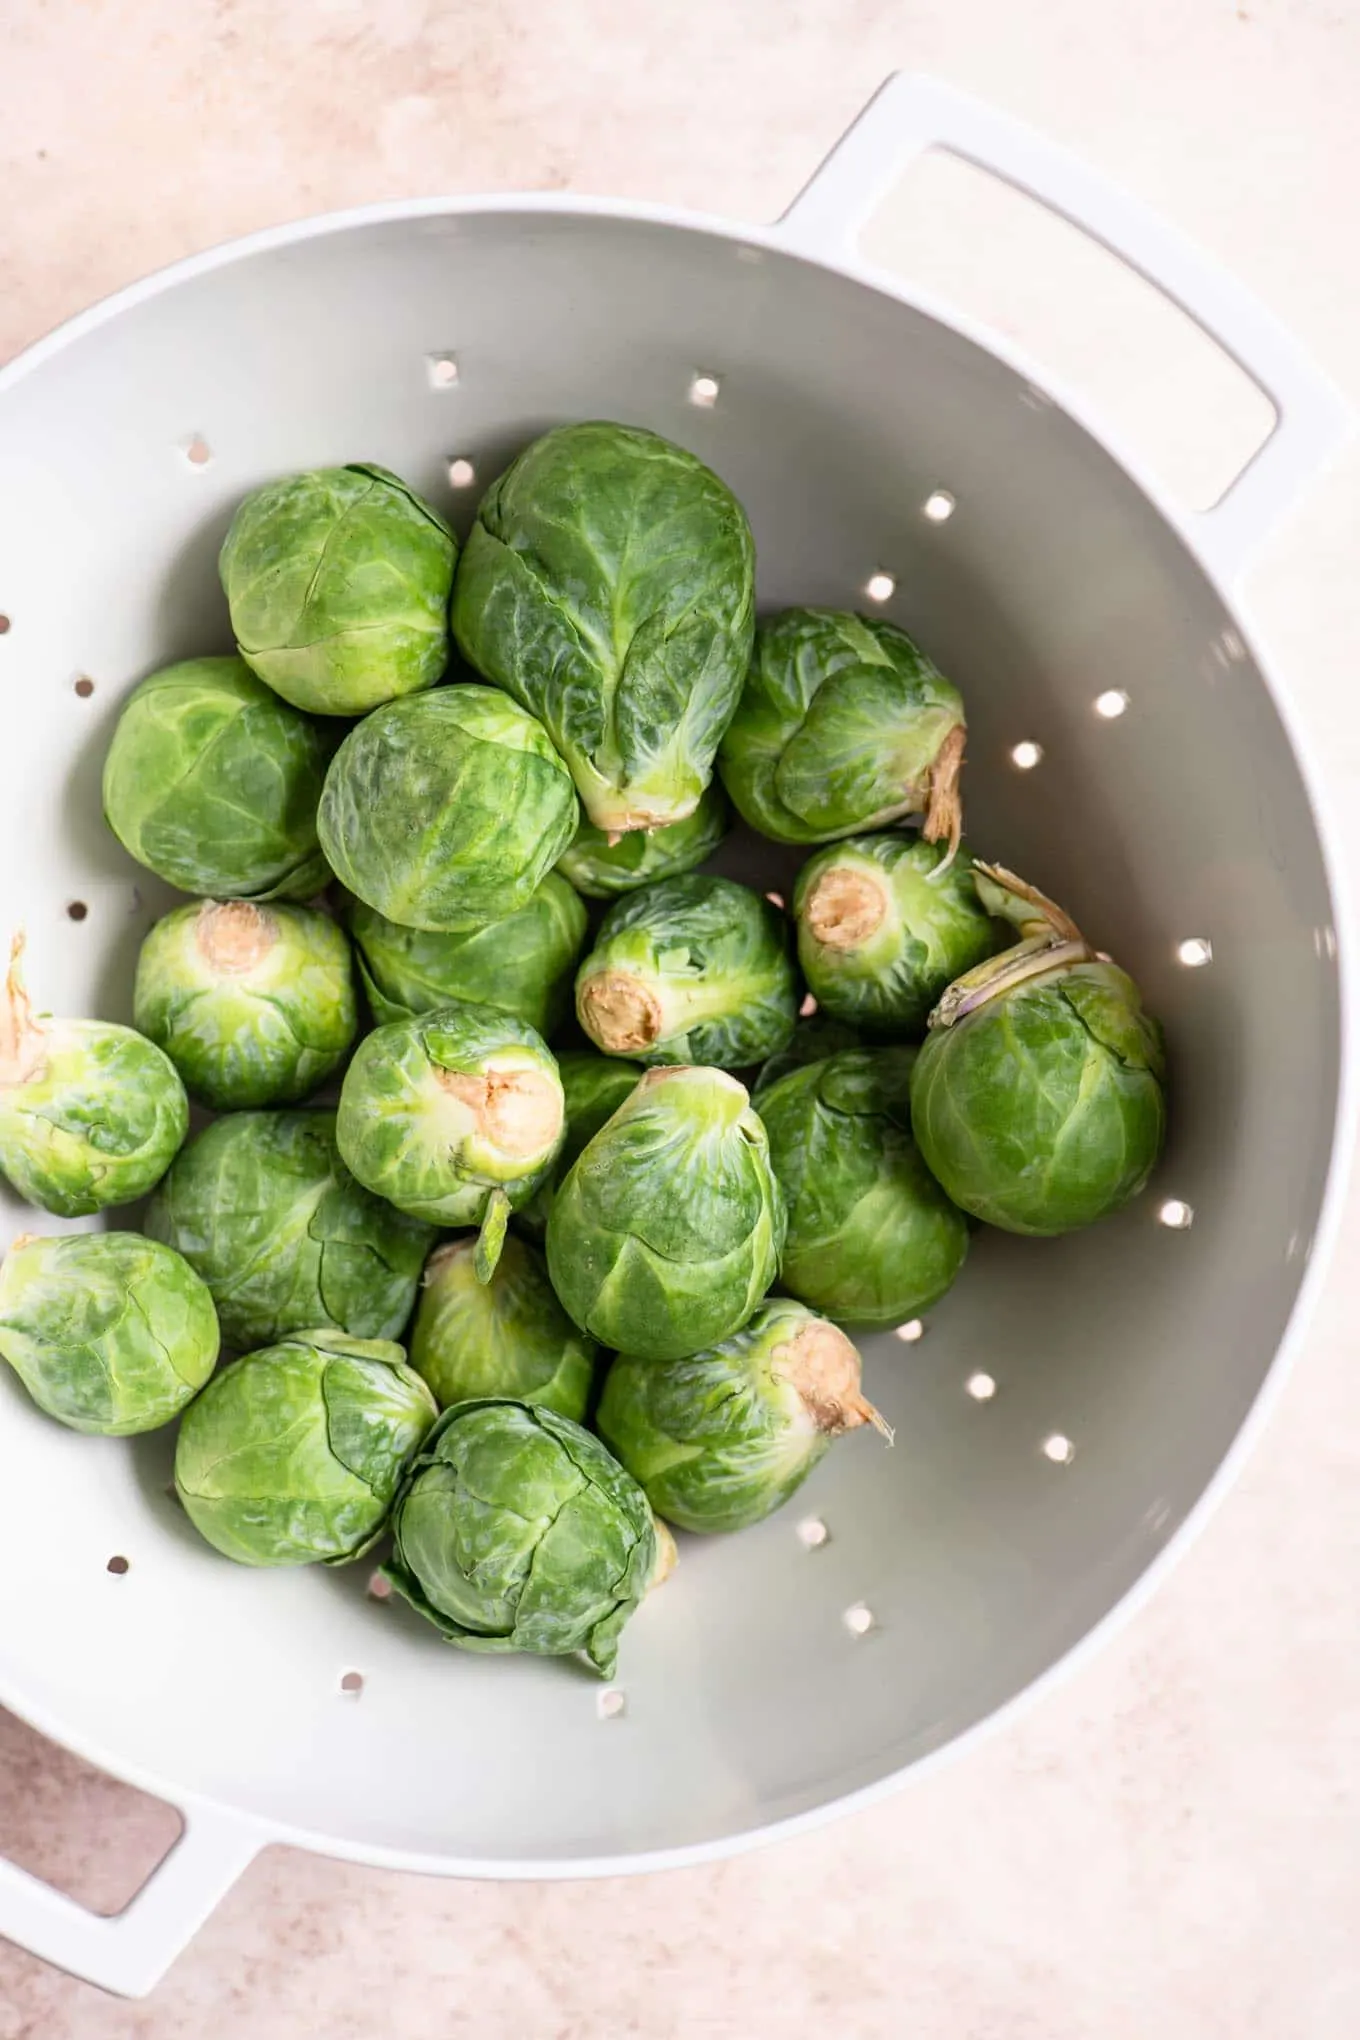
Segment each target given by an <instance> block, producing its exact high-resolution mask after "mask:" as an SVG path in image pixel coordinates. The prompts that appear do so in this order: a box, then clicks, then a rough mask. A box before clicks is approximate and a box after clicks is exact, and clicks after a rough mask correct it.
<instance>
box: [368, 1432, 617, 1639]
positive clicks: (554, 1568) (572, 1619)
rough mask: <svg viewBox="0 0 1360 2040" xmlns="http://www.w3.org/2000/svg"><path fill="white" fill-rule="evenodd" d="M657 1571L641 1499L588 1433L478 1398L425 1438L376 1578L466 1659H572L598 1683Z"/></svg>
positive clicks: (406, 1482)
mask: <svg viewBox="0 0 1360 2040" xmlns="http://www.w3.org/2000/svg"><path fill="white" fill-rule="evenodd" d="M526 1493H529V1494H532V1496H533V1498H534V1508H533V1515H532V1518H529V1517H527V1516H526V1515H525V1513H524V1509H523V1502H524V1497H525V1495H526ZM460 1525H461V1526H464V1527H462V1528H460ZM656 1562H657V1536H656V1530H655V1527H654V1525H653V1522H652V1512H651V1510H650V1508H649V1507H648V1505H647V1497H646V1496H645V1495H644V1494H643V1492H642V1489H641V1488H640V1487H639V1486H638V1485H637V1482H636V1481H634V1480H633V1479H632V1478H631V1477H630V1476H629V1475H628V1474H627V1473H625V1472H624V1470H623V1468H622V1467H621V1466H620V1465H618V1463H617V1462H616V1461H615V1460H614V1459H613V1458H611V1456H610V1454H609V1453H608V1452H606V1450H605V1448H604V1446H603V1445H601V1443H600V1442H599V1440H598V1438H593V1437H592V1436H591V1435H590V1433H589V1432H588V1431H583V1430H582V1429H581V1427H580V1426H579V1425H578V1424H574V1423H572V1421H571V1420H570V1418H568V1417H563V1416H560V1415H559V1414H558V1412H557V1411H556V1410H550V1409H546V1408H544V1407H543V1406H542V1405H539V1406H538V1407H536V1408H530V1407H529V1406H528V1405H526V1404H524V1403H522V1402H510V1401H505V1400H502V1399H499V1398H496V1397H490V1398H486V1397H484V1398H482V1399H480V1400H477V1401H474V1402H462V1403H456V1404H455V1405H454V1407H453V1408H452V1409H449V1410H446V1411H445V1412H444V1414H443V1416H442V1417H440V1419H439V1420H438V1422H437V1423H436V1425H435V1427H434V1429H433V1430H432V1431H431V1432H430V1434H429V1437H428V1438H427V1439H426V1441H425V1444H424V1447H423V1448H422V1450H421V1452H420V1453H419V1455H418V1456H417V1458H416V1459H415V1461H414V1462H413V1464H412V1465H411V1467H410V1469H409V1471H408V1472H407V1474H406V1477H405V1479H404V1481H403V1483H402V1486H401V1489H400V1492H399V1493H398V1495H397V1499H396V1505H395V1507H394V1508H393V1511H392V1557H391V1559H390V1560H389V1562H388V1564H387V1566H386V1567H385V1568H384V1570H385V1571H386V1573H387V1576H388V1578H389V1579H390V1580H391V1582H392V1585H393V1587H394V1588H395V1589H396V1591H397V1593H399V1594H400V1595H401V1596H402V1597H403V1599H405V1600H407V1601H409V1602H410V1603H411V1605H412V1607H414V1608H415V1609H416V1610H417V1611H418V1612H419V1613H420V1614H421V1615H424V1616H425V1617H426V1619H427V1620H428V1621H430V1622H432V1623H433V1624H434V1626H435V1628H436V1629H437V1630H439V1632H440V1634H441V1635H442V1636H444V1637H445V1638H447V1640H448V1641H449V1642H450V1643H454V1644H458V1645H459V1646H460V1647H461V1648H462V1649H464V1650H475V1651H534V1652H537V1653H538V1654H539V1655H541V1656H546V1657H563V1656H568V1655H575V1654H577V1653H578V1652H579V1653H581V1654H583V1655H584V1656H585V1658H586V1660H587V1662H588V1663H589V1664H591V1665H592V1666H593V1667H594V1669H595V1670H596V1671H597V1672H598V1673H599V1674H600V1675H601V1677H602V1678H605V1679H609V1678H612V1677H613V1674H614V1667H615V1664H616V1662H617V1659H618V1645H619V1633H620V1631H621V1630H622V1629H623V1626H624V1624H625V1623H626V1622H627V1621H628V1619H629V1617H630V1616H631V1615H632V1614H633V1612H634V1610H635V1609H636V1608H637V1606H638V1604H639V1603H640V1602H641V1600H642V1598H643V1596H644V1595H645V1594H646V1592H647V1590H648V1587H649V1586H650V1585H651V1582H652V1576H653V1574H654V1572H655V1570H656Z"/></svg>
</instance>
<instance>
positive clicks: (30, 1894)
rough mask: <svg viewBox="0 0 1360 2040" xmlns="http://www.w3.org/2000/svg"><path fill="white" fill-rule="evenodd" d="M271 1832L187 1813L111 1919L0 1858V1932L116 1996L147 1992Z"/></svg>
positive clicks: (223, 1816)
mask: <svg viewBox="0 0 1360 2040" xmlns="http://www.w3.org/2000/svg"><path fill="white" fill-rule="evenodd" d="M268 1839H269V1837H268V1836H267V1835H265V1834H263V1833H262V1832H261V1830H260V1829H258V1828H256V1827H253V1826H250V1825H249V1824H248V1823H246V1822H244V1821H237V1820H234V1819H232V1818H231V1816H230V1815H228V1814H222V1813H218V1812H216V1811H215V1810H213V1809H206V1810H204V1811H202V1812H196V1813H193V1814H190V1815H186V1817H185V1823H184V1832H183V1833H182V1834H181V1836H180V1838H179V1840H178V1841H177V1842H176V1843H175V1845H174V1847H173V1848H172V1849H171V1851H170V1853H169V1855H168V1856H166V1857H165V1858H164V1859H163V1860H162V1861H161V1862H160V1863H158V1864H157V1866H156V1868H155V1869H154V1870H153V1871H152V1873H151V1875H150V1877H148V1879H147V1881H146V1883H145V1884H144V1885H143V1886H142V1888H141V1890H140V1891H139V1892H138V1893H137V1895H136V1897H135V1898H133V1900H132V1901H131V1903H130V1904H129V1905H128V1906H127V1907H125V1909H124V1910H123V1911H122V1912H120V1913H115V1914H114V1915H113V1916H112V1917H111V1918H106V1917H104V1916H103V1915H102V1914H99V1913H92V1912H88V1911H87V1910H86V1909H85V1907H84V1906H83V1905H77V1903H76V1901H75V1900H74V1899H73V1898H67V1896H66V1895H65V1893H64V1892H60V1891H54V1890H53V1888H52V1886H51V1885H50V1884H44V1883H43V1882H42V1880H41V1878H38V1877H34V1876H32V1875H30V1873H29V1872H28V1871H27V1870H21V1869H19V1867H18V1865H17V1864H15V1863H9V1862H6V1861H5V1860H4V1859H3V1858H0V1935H3V1936H4V1938H5V1939H6V1940H9V1941H15V1942H17V1943H18V1945H19V1946H20V1947H21V1948H27V1949H28V1950H29V1952H30V1953H31V1954H34V1955H38V1956H41V1958H42V1960H43V1961H44V1962H51V1963H54V1964H55V1965H56V1967H57V1968H58V1969H65V1970H67V1971H69V1973H70V1974H71V1975H72V1976H79V1977H82V1978H83V1979H84V1981H85V1982H86V1983H94V1984H98V1985H99V1987H100V1989H101V1990H108V1991H114V1992H116V1993H117V1994H118V1996H120V1997H145V1996H146V1994H147V1992H148V1991H149V1990H152V1989H154V1988H155V1986H156V1984H158V1983H159V1982H160V1980H161V1978H162V1976H164V1974H165V1972H166V1970H167V1969H168V1968H169V1967H170V1964H171V1963H172V1962H173V1961H174V1959H175V1957H176V1956H177V1955H178V1954H179V1953H180V1952H181V1950H183V1949H184V1948H185V1947H187V1946H188V1944H189V1942H190V1941H191V1940H192V1938H193V1936H194V1935H195V1934H196V1933H197V1932H198V1929H199V1928H200V1927H201V1926H202V1924H203V1922H204V1920H206V1919H207V1917H208V1915H209V1913H210V1912H211V1911H212V1910H213V1907H214V1906H215V1905H216V1904H217V1903H218V1901H219V1900H220V1899H221V1898H223V1897H225V1895H226V1893H227V1892H228V1891H229V1890H230V1889H231V1887H232V1885H233V1884H234V1883H235V1882H236V1880H237V1878H238V1877H239V1876H240V1874H241V1872H242V1871H243V1870H244V1869H245V1867H246V1865H247V1864H248V1863H249V1862H250V1860H251V1858H252V1857H253V1856H255V1855H256V1854H258V1852H259V1850H260V1849H261V1847H262V1846H263V1844H264V1843H265V1842H266V1841H267V1840H268Z"/></svg>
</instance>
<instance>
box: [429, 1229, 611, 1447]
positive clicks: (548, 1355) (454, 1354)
mask: <svg viewBox="0 0 1360 2040" xmlns="http://www.w3.org/2000/svg"><path fill="white" fill-rule="evenodd" d="M476 1260H477V1243H476V1241H475V1240H473V1239H471V1238H463V1239H457V1240H450V1241H449V1243H448V1245H447V1246H443V1247H438V1248H436V1250H435V1252H434V1253H433V1254H431V1256H430V1260H429V1265H428V1267H427V1268H426V1270H425V1280H424V1283H423V1285H422V1288H421V1292H420V1302H419V1304H418V1305H417V1307H416V1317H415V1323H414V1324H413V1326H412V1327H411V1365H412V1366H413V1367H414V1368H415V1370H416V1372H417V1373H418V1374H420V1375H422V1376H423V1377H424V1379H425V1381H427V1382H428V1384H429V1386H430V1389H431V1390H432V1392H433V1394H434V1398H435V1401H436V1402H437V1403H438V1404H439V1406H440V1408H441V1409H447V1408H448V1406H449V1405H450V1404H451V1403H456V1402H468V1401H470V1400H471V1399H473V1398H474V1397H477V1396H509V1397H512V1398H513V1399H514V1400H515V1401H517V1402H524V1403H541V1404H542V1405H543V1406H544V1407H545V1408H546V1409H550V1410H556V1411H557V1412H558V1413H559V1414H560V1415H561V1416H564V1417H571V1418H572V1419H573V1420H574V1421H575V1422H576V1423H578V1424H579V1423H583V1422H584V1421H585V1414H586V1403H587V1401H588V1400H589V1397H590V1383H591V1376H592V1374H593V1372H594V1366H595V1348H594V1346H593V1345H592V1343H591V1341H590V1340H589V1339H586V1338H583V1337H582V1336H581V1334H580V1332H578V1331H577V1329H576V1327H575V1325H574V1324H573V1323H572V1321H571V1319H570V1318H569V1317H568V1316H567V1314H566V1312H565V1311H564V1310H563V1308H562V1306H561V1304H560V1303H559V1302H558V1301H557V1297H556V1296H555V1294H554V1293H553V1287H552V1284H551V1283H550V1282H549V1280H548V1271H547V1269H546V1268H545V1267H544V1265H543V1258H542V1256H541V1255H540V1254H539V1253H537V1252H536V1251H535V1249H534V1248H533V1247H530V1246H526V1244H525V1243H524V1241H523V1240H517V1239H516V1238H515V1237H514V1236H513V1234H512V1235H511V1236H510V1237H509V1238H508V1239H507V1240H506V1242H505V1246H504V1248H503V1249H502V1252H501V1258H500V1260H499V1261H498V1263H497V1264H496V1269H495V1273H494V1274H493V1275H492V1277H491V1280H490V1281H489V1282H482V1281H479V1280H478V1276H477V1268H476Z"/></svg>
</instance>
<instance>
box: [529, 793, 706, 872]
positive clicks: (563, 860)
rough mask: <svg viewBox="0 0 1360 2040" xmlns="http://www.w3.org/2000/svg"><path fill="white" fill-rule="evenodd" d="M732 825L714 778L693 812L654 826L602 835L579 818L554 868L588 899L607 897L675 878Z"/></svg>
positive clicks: (702, 858) (695, 863)
mask: <svg viewBox="0 0 1360 2040" xmlns="http://www.w3.org/2000/svg"><path fill="white" fill-rule="evenodd" d="M731 826H732V810H731V809H730V807H729V806H728V804H727V796H726V794H725V793H724V792H723V790H722V787H721V786H720V785H719V783H718V781H717V780H716V779H715V780H712V781H711V782H710V783H709V785H707V786H706V787H705V788H704V790H703V792H702V794H701V795H700V796H699V805H698V807H696V808H695V810H694V812H693V814H690V815H686V816H685V817H684V819H683V820H682V821H678V822H668V823H666V824H664V825H663V826H661V827H659V828H653V829H629V830H627V831H626V832H625V833H624V834H622V835H619V834H611V835H606V833H605V831H604V830H603V829H597V828H596V826H595V824H594V822H592V821H589V820H587V819H584V818H583V819H582V821H581V824H580V826H579V828H578V829H577V831H576V835H575V837H574V838H573V840H572V842H571V844H570V845H569V847H568V848H567V849H566V850H564V851H563V852H562V855H561V856H560V857H559V859H558V860H557V868H558V870H559V871H560V872H561V873H562V875H563V877H564V878H569V879H570V880H571V882H572V884H573V885H574V886H575V887H576V890H577V892H581V893H584V894H585V895H586V897H587V898H588V899H592V900H613V899H617V898H618V897H619V896H620V894H622V893H632V892H636V891H637V890H638V888H639V887H640V886H644V885H650V884H651V883H652V881H653V880H654V879H658V878H679V877H680V876H681V875H682V874H683V873H684V872H687V871H693V870H694V869H695V868H696V866H698V865H700V864H702V863H704V861H705V859H707V858H709V857H711V856H712V855H713V853H714V851H715V850H716V849H717V848H718V845H719V844H720V843H721V842H722V840H723V837H724V836H725V835H726V834H727V832H728V830H729V828H730V827H731Z"/></svg>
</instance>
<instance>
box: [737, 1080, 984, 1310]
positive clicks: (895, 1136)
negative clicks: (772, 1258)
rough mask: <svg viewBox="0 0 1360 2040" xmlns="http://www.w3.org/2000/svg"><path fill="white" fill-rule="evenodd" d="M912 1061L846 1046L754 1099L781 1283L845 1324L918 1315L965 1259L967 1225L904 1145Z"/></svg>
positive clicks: (912, 1144)
mask: <svg viewBox="0 0 1360 2040" xmlns="http://www.w3.org/2000/svg"><path fill="white" fill-rule="evenodd" d="M915 1058H916V1050H915V1049H912V1048H882V1049H850V1050H849V1051H847V1052H846V1053H844V1054H842V1055H833V1056H831V1057H830V1058H829V1059H828V1060H827V1061H826V1062H820V1063H811V1064H809V1065H808V1066H807V1067H806V1068H805V1069H801V1070H793V1071H791V1072H790V1074H789V1075H788V1076H786V1077H781V1078H780V1080H779V1081H778V1083H775V1084H772V1085H771V1086H770V1088H769V1090H768V1091H762V1092H761V1094H760V1097H759V1099H758V1100H757V1106H756V1109H757V1110H758V1112H759V1113H760V1116H761V1118H762V1119H763V1120H764V1122H765V1130H766V1132H767V1133H768V1135H769V1137H770V1161H771V1163H772V1165H773V1168H774V1172H775V1175H776V1176H777V1177H778V1179H779V1183H780V1186H781V1188H782V1189H783V1192H784V1196H785V1198H786V1199H787V1202H788V1207H789V1230H788V1237H787V1240H786V1241H785V1245H784V1258H783V1261H782V1262H781V1264H780V1278H781V1281H782V1283H783V1286H784V1288H785V1289H787V1290H789V1291H790V1293H791V1294H792V1295H794V1296H797V1297H801V1298H802V1300H803V1302H804V1303H809V1304H811V1305H812V1306H813V1308H814V1309H816V1310H823V1311H825V1312H826V1313H827V1314H828V1316H830V1317H835V1318H841V1319H844V1320H846V1321H847V1322H848V1323H850V1324H862V1325H894V1324H899V1323H901V1321H902V1320H903V1319H904V1318H910V1317H915V1316H916V1315H917V1313H918V1312H919V1311H923V1310H925V1309H926V1308H927V1306H928V1305H930V1304H932V1303H935V1302H937V1301H938V1299H939V1298H940V1297H942V1296H943V1295H944V1293H945V1291H946V1289H948V1288H949V1285H950V1284H951V1283H952V1282H953V1280H954V1277H955V1276H956V1275H957V1274H958V1272H959V1269H960V1268H961V1267H962V1266H963V1258H964V1255H965V1254H966V1253H967V1251H968V1221H967V1220H966V1219H965V1218H964V1215H963V1213H962V1212H961V1211H959V1210H957V1209H956V1208H955V1207H954V1205H952V1204H951V1203H950V1201H949V1199H948V1198H947V1197H946V1196H945V1194H944V1192H943V1191H942V1190H941V1188H940V1186H939V1184H938V1183H937V1182H936V1181H935V1179H934V1177H933V1176H932V1175H931V1173H930V1171H929V1170H928V1169H927V1167H926V1165H925V1163H924V1162H923V1161H922V1159H921V1157H920V1155H919V1154H918V1152H917V1149H916V1144H915V1142H914V1141H913V1140H912V1137H911V1068H912V1063H913V1062H914V1061H915Z"/></svg>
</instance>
